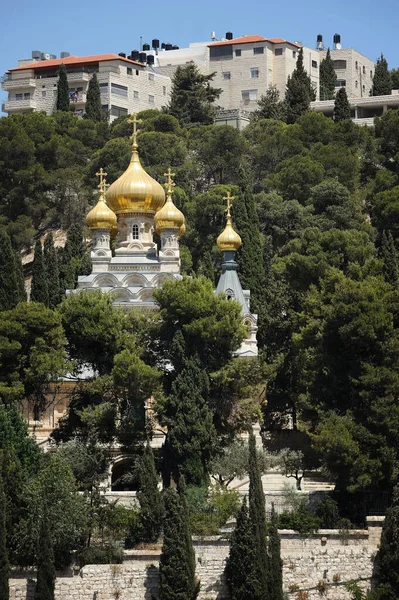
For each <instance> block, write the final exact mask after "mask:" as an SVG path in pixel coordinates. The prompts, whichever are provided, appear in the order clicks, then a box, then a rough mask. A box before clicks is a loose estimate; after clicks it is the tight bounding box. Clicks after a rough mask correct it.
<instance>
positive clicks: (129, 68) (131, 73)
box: [126, 67, 133, 75]
mask: <svg viewBox="0 0 399 600" xmlns="http://www.w3.org/2000/svg"><path fill="white" fill-rule="evenodd" d="M126 72H127V74H128V75H133V69H132V68H131V67H126Z"/></svg>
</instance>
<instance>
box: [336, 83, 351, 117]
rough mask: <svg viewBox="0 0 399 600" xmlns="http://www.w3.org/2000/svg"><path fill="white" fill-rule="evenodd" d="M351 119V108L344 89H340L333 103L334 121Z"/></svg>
mask: <svg viewBox="0 0 399 600" xmlns="http://www.w3.org/2000/svg"><path fill="white" fill-rule="evenodd" d="M350 118H351V107H350V104H349V100H348V96H347V93H346V89H345V88H343V87H341V88H339V90H338V92H337V93H336V95H335V102H334V121H335V123H338V122H339V121H345V120H346V119H350Z"/></svg>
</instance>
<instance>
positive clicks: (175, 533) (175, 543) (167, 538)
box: [158, 488, 199, 600]
mask: <svg viewBox="0 0 399 600" xmlns="http://www.w3.org/2000/svg"><path fill="white" fill-rule="evenodd" d="M164 505H165V519H164V541H163V546H162V554H161V559H160V563H159V574H160V585H159V591H158V597H159V600H195V598H196V597H197V595H198V592H199V584H198V582H197V581H196V579H195V555H194V549H193V547H192V541H191V535H190V528H189V523H188V510H187V508H186V505H185V501H184V499H182V495H181V493H180V494H178V492H177V491H176V490H175V489H174V488H169V489H167V490H165V492H164Z"/></svg>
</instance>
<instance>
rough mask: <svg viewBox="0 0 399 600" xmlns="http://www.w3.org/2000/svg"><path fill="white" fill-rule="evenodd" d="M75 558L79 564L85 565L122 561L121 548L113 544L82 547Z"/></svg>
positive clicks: (118, 562) (119, 562)
mask: <svg viewBox="0 0 399 600" xmlns="http://www.w3.org/2000/svg"><path fill="white" fill-rule="evenodd" d="M76 558H77V560H78V562H79V566H80V567H81V568H82V567H84V566H85V565H109V564H121V563H123V550H122V549H121V548H115V547H113V546H89V547H88V548H83V549H82V550H81V551H80V552H79V553H78V554H77V555H76Z"/></svg>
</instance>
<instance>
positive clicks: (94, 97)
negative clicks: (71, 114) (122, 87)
mask: <svg viewBox="0 0 399 600" xmlns="http://www.w3.org/2000/svg"><path fill="white" fill-rule="evenodd" d="M85 115H86V119H90V120H91V121H97V122H99V121H101V119H102V112H101V94H100V84H99V83H98V79H97V73H93V76H92V78H91V79H90V81H89V87H88V88H87V98H86V107H85Z"/></svg>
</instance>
